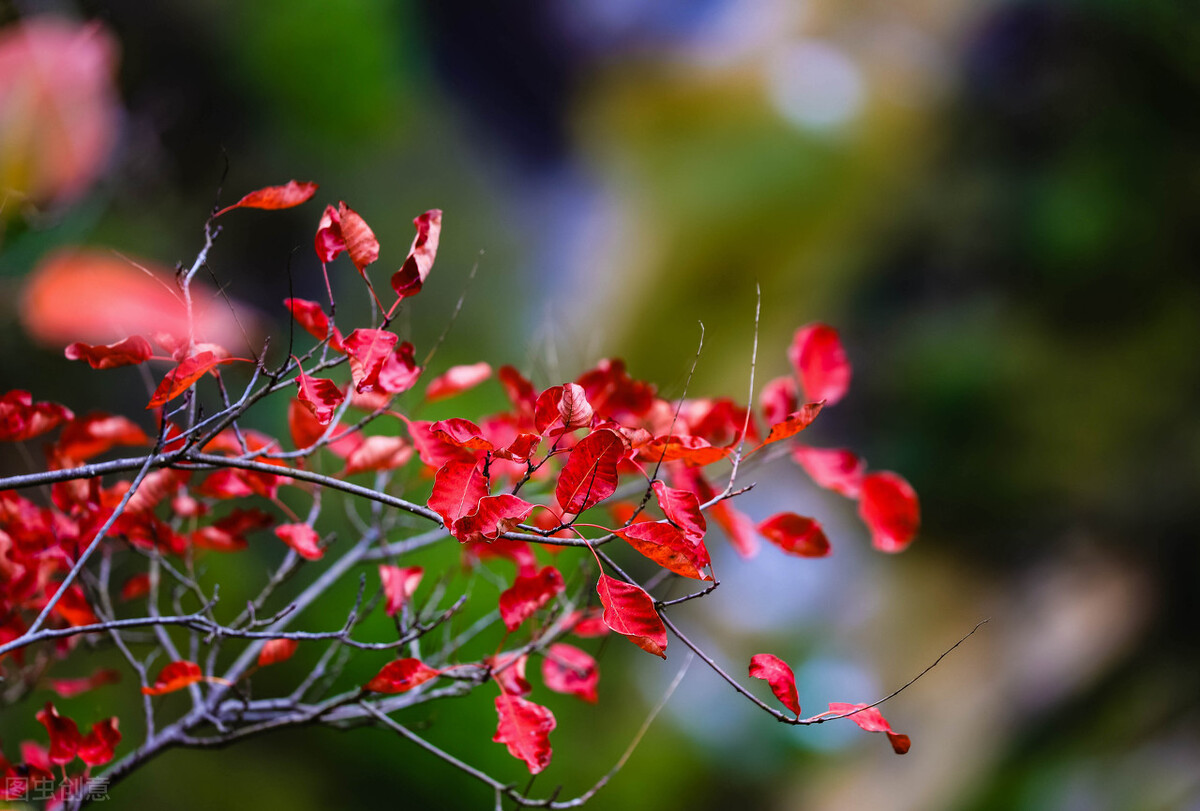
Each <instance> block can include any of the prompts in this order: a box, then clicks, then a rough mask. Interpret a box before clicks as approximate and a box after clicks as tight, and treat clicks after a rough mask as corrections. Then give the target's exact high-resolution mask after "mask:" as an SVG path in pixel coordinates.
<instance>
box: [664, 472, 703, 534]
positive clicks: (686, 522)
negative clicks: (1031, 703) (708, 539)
mask: <svg viewBox="0 0 1200 811" xmlns="http://www.w3.org/2000/svg"><path fill="white" fill-rule="evenodd" d="M651 487H652V488H653V489H654V495H655V497H656V498H657V499H658V507H659V509H661V510H662V511H663V515H665V516H666V517H667V520H668V521H670V522H671V523H672V524H674V525H675V526H677V527H679V528H680V529H681V530H683V532H684V534H686V535H687V536H688V537H689V538H694V539H696V540H699V539H700V538H703V537H704V533H705V532H706V531H708V522H707V521H705V520H704V513H702V512H700V500H699V499H697V498H696V494H695V493H693V492H691V491H690V490H679V489H677V488H674V487H667V485H666V484H664V483H663V482H661V481H655V482H654V484H652V485H651Z"/></svg>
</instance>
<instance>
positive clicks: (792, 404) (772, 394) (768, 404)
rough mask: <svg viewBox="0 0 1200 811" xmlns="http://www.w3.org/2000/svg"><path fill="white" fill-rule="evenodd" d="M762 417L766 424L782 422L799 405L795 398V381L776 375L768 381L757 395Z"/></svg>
mask: <svg viewBox="0 0 1200 811" xmlns="http://www.w3.org/2000/svg"><path fill="white" fill-rule="evenodd" d="M758 402H759V404H760V405H761V406H762V413H763V419H764V420H766V423H767V425H774V424H775V423H777V422H783V421H784V420H785V419H787V415H788V414H791V413H792V412H793V411H795V410H796V408H797V407H798V406H799V405H800V401H799V400H798V399H797V392H796V381H795V379H794V378H791V377H777V378H775V379H774V380H772V381H770V382H768V383H767V384H766V385H765V386H763V388H762V392H761V393H760V394H759V395H758Z"/></svg>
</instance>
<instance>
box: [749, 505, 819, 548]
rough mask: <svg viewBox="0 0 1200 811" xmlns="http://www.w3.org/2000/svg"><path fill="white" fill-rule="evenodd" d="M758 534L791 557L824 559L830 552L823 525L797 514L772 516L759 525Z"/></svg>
mask: <svg viewBox="0 0 1200 811" xmlns="http://www.w3.org/2000/svg"><path fill="white" fill-rule="evenodd" d="M758 532H759V534H760V535H762V536H763V537H764V538H766V539H767V540H768V541H770V542H771V543H773V544H775V545H776V546H778V547H779V548H780V549H782V550H783V551H784V552H787V553H788V554H789V555H796V556H797V557H802V558H823V557H825V556H826V555H828V554H829V552H830V547H829V539H828V538H826V537H825V530H823V529H822V528H821V525H820V524H819V523H817V521H816V520H815V519H812V518H806V517H804V516H803V515H797V514H796V513H792V512H783V513H779V514H777V515H772V516H771V517H770V518H768V519H767V520H766V521H763V522H762V523H761V524H759V525H758Z"/></svg>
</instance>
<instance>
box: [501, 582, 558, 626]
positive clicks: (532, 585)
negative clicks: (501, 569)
mask: <svg viewBox="0 0 1200 811" xmlns="http://www.w3.org/2000/svg"><path fill="white" fill-rule="evenodd" d="M564 588H566V585H565V584H564V583H563V578H562V575H561V574H559V573H558V569H555V568H554V567H553V566H547V567H545V568H544V569H542V570H541V571H540V572H538V573H537V574H535V575H520V576H518V577H517V579H516V580H515V581H513V584H512V585H511V586H509V587H508V588H507V589H505V590H504V591H502V592H501V593H500V617H501V619H503V620H504V627H505V628H507V629H508V630H509V631H510V632H511V631H515V630H516V629H517V627H518V626H519V625H520V624H521V623H522V622H524V621H525V620H527V619H529V618H530V617H532V616H533V614H534V612H535V611H537V610H538V609H539V608H541V607H542V606H544V605H545V604H546V603H548V602H550V601H551V600H552V599H554V598H555V597H556V596H558V595H559V594H561V593H562V591H563V589H564Z"/></svg>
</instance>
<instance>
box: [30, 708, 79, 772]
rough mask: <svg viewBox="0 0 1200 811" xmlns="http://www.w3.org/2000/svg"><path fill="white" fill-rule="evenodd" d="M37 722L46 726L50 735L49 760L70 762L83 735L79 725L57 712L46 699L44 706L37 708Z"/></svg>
mask: <svg viewBox="0 0 1200 811" xmlns="http://www.w3.org/2000/svg"><path fill="white" fill-rule="evenodd" d="M36 717H37V720H38V722H39V723H40V724H41V725H42V726H44V727H45V728H46V732H47V733H48V734H49V735H50V754H49V757H50V762H51V763H53V764H55V765H62V764H64V763H70V762H71V761H72V760H74V759H75V754H76V753H77V752H78V751H79V744H80V743H82V742H83V736H82V735H80V734H79V727H78V726H76V724H75V722H74V721H72V720H71V719H70V718H66V717H64V716H62V715H59V714H58V710H56V709H55V708H54V704H52V703H51V702H49V701H47V702H46V706H45V707H44V708H43V709H41V710H38V714H37V716H36Z"/></svg>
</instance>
